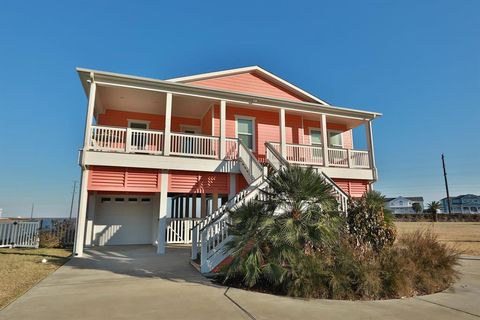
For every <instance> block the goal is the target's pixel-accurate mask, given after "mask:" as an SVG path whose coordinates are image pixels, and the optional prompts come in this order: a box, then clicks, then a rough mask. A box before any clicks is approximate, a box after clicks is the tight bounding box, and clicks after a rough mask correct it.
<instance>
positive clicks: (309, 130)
mask: <svg viewBox="0 0 480 320" xmlns="http://www.w3.org/2000/svg"><path fill="white" fill-rule="evenodd" d="M312 130H313V131H320V135H321V134H322V128H314V127H309V128H308V136H309V137H310V141H309V142H310V145H311V146H321V145H323V143H322V141H320V143H316V144H312Z"/></svg>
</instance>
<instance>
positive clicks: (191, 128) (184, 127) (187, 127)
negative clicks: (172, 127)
mask: <svg viewBox="0 0 480 320" xmlns="http://www.w3.org/2000/svg"><path fill="white" fill-rule="evenodd" d="M185 130H188V131H195V134H199V133H200V132H201V128H200V126H190V125H186V124H181V125H180V131H182V132H185Z"/></svg>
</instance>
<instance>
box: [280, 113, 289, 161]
mask: <svg viewBox="0 0 480 320" xmlns="http://www.w3.org/2000/svg"><path fill="white" fill-rule="evenodd" d="M280 153H281V154H282V156H283V157H284V158H286V157H287V133H286V130H285V109H284V108H281V109H280Z"/></svg>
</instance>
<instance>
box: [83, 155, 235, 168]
mask: <svg viewBox="0 0 480 320" xmlns="http://www.w3.org/2000/svg"><path fill="white" fill-rule="evenodd" d="M82 163H83V164H84V165H87V166H108V167H131V168H146V169H166V170H187V171H203V172H224V173H240V169H239V166H238V163H237V162H236V161H228V160H223V161H221V160H215V159H199V158H188V157H176V156H168V157H167V156H158V155H148V154H129V153H119V152H118V153H117V152H101V151H88V150H87V151H83V152H82Z"/></svg>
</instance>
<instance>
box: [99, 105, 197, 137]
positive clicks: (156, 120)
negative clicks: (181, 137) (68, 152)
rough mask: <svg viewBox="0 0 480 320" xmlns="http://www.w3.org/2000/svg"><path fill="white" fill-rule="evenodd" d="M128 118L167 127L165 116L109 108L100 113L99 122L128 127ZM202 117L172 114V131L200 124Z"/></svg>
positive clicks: (156, 127) (153, 128)
mask: <svg viewBox="0 0 480 320" xmlns="http://www.w3.org/2000/svg"><path fill="white" fill-rule="evenodd" d="M128 119H132V120H133V119H135V120H143V121H150V129H152V130H163V129H165V116H163V115H157V114H149V113H140V112H129V111H119V110H112V109H107V111H106V112H105V113H104V114H100V115H99V117H98V121H97V123H98V124H99V125H105V126H117V127H124V128H126V127H128ZM200 124H201V122H200V119H195V118H185V117H176V116H172V131H174V132H180V131H181V125H188V126H200Z"/></svg>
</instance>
